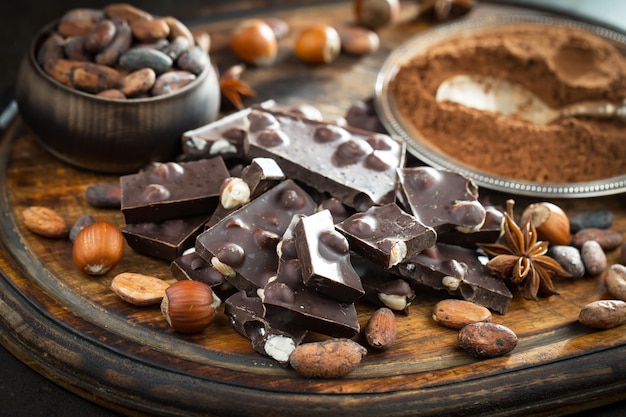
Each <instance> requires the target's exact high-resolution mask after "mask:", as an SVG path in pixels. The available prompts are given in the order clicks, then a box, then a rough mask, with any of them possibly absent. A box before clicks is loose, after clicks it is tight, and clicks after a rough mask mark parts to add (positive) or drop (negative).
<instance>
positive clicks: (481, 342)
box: [458, 321, 517, 358]
mask: <svg viewBox="0 0 626 417" xmlns="http://www.w3.org/2000/svg"><path fill="white" fill-rule="evenodd" d="M458 342H459V346H460V347H461V349H463V350H464V351H465V352H467V353H468V354H470V355H471V356H474V357H476V358H494V357H497V356H502V355H505V354H507V353H509V352H511V351H512V350H513V349H515V346H517V335H516V334H515V333H514V332H513V331H512V330H511V329H509V328H508V327H506V326H503V325H501V324H496V323H491V322H484V321H480V322H476V323H470V324H468V325H467V326H465V327H463V328H462V329H461V330H460V331H459V335H458Z"/></svg>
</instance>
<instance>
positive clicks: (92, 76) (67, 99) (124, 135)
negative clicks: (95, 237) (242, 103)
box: [15, 3, 221, 174]
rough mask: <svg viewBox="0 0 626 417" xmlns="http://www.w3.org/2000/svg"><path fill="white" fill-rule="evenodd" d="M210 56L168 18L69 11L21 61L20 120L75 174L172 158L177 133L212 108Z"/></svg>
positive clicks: (131, 11) (214, 85) (212, 114)
mask: <svg viewBox="0 0 626 417" xmlns="http://www.w3.org/2000/svg"><path fill="white" fill-rule="evenodd" d="M207 49H208V48H207V47H206V46H204V47H203V46H202V42H198V40H197V39H196V38H195V37H194V35H193V34H192V33H191V31H190V30H189V28H187V27H186V26H185V25H184V24H183V23H182V22H180V21H179V20H178V19H176V18H175V17H172V16H167V17H158V16H153V15H152V14H150V13H149V12H146V11H144V10H141V9H138V8H136V7H134V6H131V5H129V4H126V3H116V4H110V5H108V6H105V7H104V8H103V9H89V8H78V9H72V10H69V11H67V12H66V13H65V14H64V15H63V16H62V17H61V18H60V19H58V20H56V21H54V22H52V23H50V24H48V25H47V26H46V27H44V28H43V29H42V30H41V31H40V32H39V33H38V34H37V35H36V36H35V38H34V40H33V41H32V43H31V45H30V47H29V50H28V52H27V54H26V55H25V56H24V58H23V60H22V62H21V64H20V71H19V75H18V79H17V85H16V90H15V99H16V102H17V105H18V109H19V112H20V116H21V118H22V120H23V121H24V123H25V124H26V125H27V126H28V127H29V128H30V129H31V130H32V131H33V133H34V135H35V136H36V138H37V140H38V142H39V143H40V144H41V145H42V146H43V147H44V148H45V149H46V150H48V151H49V152H50V153H51V154H53V155H54V156H56V157H58V158H59V159H61V160H63V161H65V162H66V163H69V164H70V165H73V166H75V167H79V168H82V169H87V170H91V171H96V172H101V173H111V174H123V173H129V172H134V171H137V170H138V169H141V168H143V167H145V166H146V165H148V164H149V163H151V162H157V161H167V160H172V159H173V158H174V157H176V156H177V155H178V154H179V153H180V147H181V135H182V133H183V132H185V131H187V130H189V129H193V128H196V127H198V126H202V125H204V124H206V123H209V122H211V121H213V120H214V119H215V118H216V117H217V114H218V111H219V107H220V97H221V94H220V87H219V79H218V75H217V70H216V69H215V67H214V66H213V65H212V63H211V60H210V57H209V54H208V51H207Z"/></svg>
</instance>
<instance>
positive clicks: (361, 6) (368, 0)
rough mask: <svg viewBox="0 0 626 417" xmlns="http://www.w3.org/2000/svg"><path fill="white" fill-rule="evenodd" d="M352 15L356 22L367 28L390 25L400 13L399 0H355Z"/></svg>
mask: <svg viewBox="0 0 626 417" xmlns="http://www.w3.org/2000/svg"><path fill="white" fill-rule="evenodd" d="M353 9H354V17H355V20H356V23H358V24H359V25H361V26H365V27H366V28H369V29H380V28H383V27H385V26H391V25H393V24H395V23H396V21H397V20H398V15H399V14H400V1H399V0H355V1H354V8H353Z"/></svg>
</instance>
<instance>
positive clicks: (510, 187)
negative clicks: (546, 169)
mask: <svg viewBox="0 0 626 417" xmlns="http://www.w3.org/2000/svg"><path fill="white" fill-rule="evenodd" d="M512 24H536V25H546V26H551V27H554V26H564V27H569V28H573V29H578V30H584V31H587V32H590V33H592V34H594V35H596V36H600V37H602V38H605V39H607V40H608V41H610V42H613V43H614V44H617V45H618V46H619V47H620V48H621V49H622V50H624V51H626V36H625V35H623V34H621V33H618V32H615V31H612V30H609V29H606V28H603V27H600V26H595V25H591V24H586V23H581V22H577V21H573V20H568V19H560V18H552V17H545V16H525V15H520V16H492V17H486V18H475V19H467V20H464V21H458V22H455V23H450V24H446V25H442V26H438V27H435V28H433V29H429V30H426V31H424V32H422V33H420V34H418V35H416V36H414V37H413V38H411V39H409V40H408V41H406V42H405V43H403V44H402V45H400V46H399V47H398V48H396V49H395V50H394V51H393V52H392V53H391V54H390V55H389V57H387V59H386V60H385V62H384V63H383V65H382V67H381V69H380V71H379V73H378V76H377V78H376V85H375V99H376V100H375V104H376V110H377V111H378V114H379V116H380V118H381V120H382V122H383V124H384V125H385V127H386V128H387V129H388V130H389V132H391V133H392V134H395V135H397V136H399V137H401V138H402V139H403V140H405V141H406V143H407V149H408V150H409V152H410V153H411V154H413V155H414V156H415V157H417V158H418V159H419V160H421V161H422V162H424V163H426V164H428V165H431V166H434V167H436V168H442V169H451V170H454V171H457V172H460V173H462V174H464V175H466V176H468V177H469V178H471V179H472V180H474V181H475V182H476V184H478V185H479V186H481V187H486V188H489V189H493V190H497V191H503V192H508V193H513V194H518V195H527V196H533V197H556V198H583V197H597V196H605V195H612V194H618V193H623V192H625V191H626V172H625V173H624V175H620V176H617V177H611V178H604V179H601V180H597V181H589V182H577V183H539V182H530V181H520V180H516V179H512V178H506V177H501V176H497V175H493V174H490V173H487V172H484V171H480V170H478V169H476V168H473V167H468V166H467V165H463V164H461V163H459V162H458V161H456V160H455V159H453V158H451V157H450V156H448V155H446V154H443V153H441V152H440V151H438V150H436V149H433V148H432V147H430V146H429V145H428V143H427V142H426V141H425V140H424V138H423V137H422V135H421V134H420V132H419V131H418V130H417V129H416V128H415V127H414V126H412V124H411V123H410V122H409V121H408V120H405V119H404V118H403V116H402V115H401V112H400V111H399V109H398V108H397V106H396V102H395V99H394V97H393V94H391V93H390V91H389V86H390V83H391V82H392V81H393V79H394V77H395V76H396V74H397V72H398V70H399V69H400V68H401V67H402V65H404V64H405V63H406V62H407V61H409V60H410V59H412V58H413V57H415V56H417V55H418V54H420V53H421V52H423V51H425V50H426V49H428V48H430V47H431V46H433V45H435V44H437V43H439V42H442V41H444V40H447V39H450V38H454V37H457V36H459V35H469V34H472V33H474V32H477V31H481V30H483V29H491V28H497V27H501V26H510V25H512ZM625 136H626V133H625ZM625 140H626V137H625Z"/></svg>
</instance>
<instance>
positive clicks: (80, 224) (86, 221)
mask: <svg viewBox="0 0 626 417" xmlns="http://www.w3.org/2000/svg"><path fill="white" fill-rule="evenodd" d="M95 222H96V219H94V218H93V216H92V215H90V214H83V215H82V216H80V217H79V218H78V220H76V221H75V222H74V224H73V225H72V227H71V228H70V233H69V238H70V240H71V241H72V242H73V241H74V239H76V236H77V235H78V232H80V231H81V230H83V229H84V228H85V226H89V225H90V224H92V223H95Z"/></svg>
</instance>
